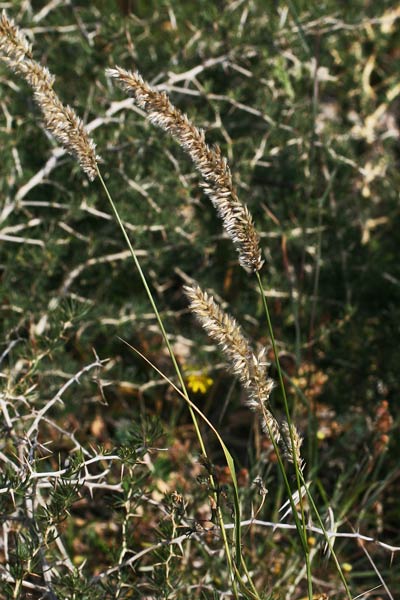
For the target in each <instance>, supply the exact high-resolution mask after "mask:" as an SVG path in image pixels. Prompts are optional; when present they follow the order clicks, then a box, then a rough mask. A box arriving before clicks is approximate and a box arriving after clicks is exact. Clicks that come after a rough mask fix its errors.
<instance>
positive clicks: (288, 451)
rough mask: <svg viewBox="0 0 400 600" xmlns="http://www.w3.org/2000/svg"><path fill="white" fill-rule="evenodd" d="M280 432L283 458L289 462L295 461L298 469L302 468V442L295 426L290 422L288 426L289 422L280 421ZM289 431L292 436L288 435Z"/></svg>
mask: <svg viewBox="0 0 400 600" xmlns="http://www.w3.org/2000/svg"><path fill="white" fill-rule="evenodd" d="M281 432H282V446H283V453H284V456H285V458H286V459H287V460H288V461H289V462H291V463H294V462H296V463H297V465H298V467H299V469H300V470H302V468H303V464H304V463H303V459H302V458H301V455H300V448H301V445H302V443H303V438H302V437H301V436H300V435H299V432H298V431H297V428H296V426H295V425H294V424H293V423H292V424H291V425H290V427H289V424H288V423H287V422H286V421H284V422H283V423H282V426H281ZM290 432H292V436H291V435H290ZM292 437H293V445H292Z"/></svg>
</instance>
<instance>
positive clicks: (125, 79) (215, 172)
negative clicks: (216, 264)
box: [107, 67, 264, 271]
mask: <svg viewBox="0 0 400 600" xmlns="http://www.w3.org/2000/svg"><path fill="white" fill-rule="evenodd" d="M107 73H108V75H110V76H111V77H113V78H115V79H117V80H118V82H119V83H120V84H121V85H122V87H123V88H124V89H125V90H126V91H127V92H128V93H129V94H130V95H131V96H133V99H134V100H135V102H136V104H137V105H138V106H139V107H140V108H142V109H143V110H144V111H145V112H146V113H147V116H148V118H149V120H150V121H151V122H152V123H153V124H154V125H157V126H158V127H160V128H161V129H163V130H164V131H167V132H168V133H170V134H171V136H172V137H173V138H174V139H175V140H176V141H177V142H178V144H179V145H180V146H181V147H182V148H183V149H184V150H185V152H187V154H189V156H190V158H191V159H192V161H193V163H194V165H195V166H196V168H197V169H198V171H199V172H200V174H201V176H202V177H203V183H202V187H203V188H204V191H205V193H206V194H207V196H208V197H209V198H210V200H211V202H212V204H213V206H214V207H215V209H216V211H217V213H218V215H219V217H220V218H221V219H222V222H223V225H224V228H225V231H226V232H227V234H228V236H229V237H230V238H231V239H232V241H233V244H234V246H235V247H236V250H237V252H238V253H239V262H240V264H241V266H242V267H244V268H245V269H247V270H249V271H259V270H260V269H261V267H262V265H263V262H264V261H263V260H262V259H261V250H260V247H259V240H258V234H257V232H256V229H255V227H254V224H253V220H252V217H251V214H250V212H249V210H248V208H247V206H245V205H244V204H242V203H241V202H240V200H239V198H238V196H237V193H236V190H235V187H234V185H233V182H232V176H231V171H230V169H229V166H228V164H227V161H226V159H225V158H224V157H223V156H222V154H221V150H220V148H219V146H217V145H215V146H213V147H210V146H208V145H207V144H206V142H205V136H204V131H203V130H201V129H198V128H197V127H195V126H194V125H193V124H192V123H191V122H190V121H189V119H188V118H187V116H186V115H185V114H183V113H182V112H181V111H180V110H179V109H177V108H176V107H175V106H174V105H173V104H172V103H171V102H170V100H169V98H168V96H167V94H166V93H165V92H159V91H157V90H155V89H153V88H152V87H150V86H149V85H148V84H147V83H146V82H145V81H144V80H143V78H142V77H141V75H140V74H139V73H137V72H135V73H134V72H131V71H125V70H124V69H121V68H120V67H115V69H107Z"/></svg>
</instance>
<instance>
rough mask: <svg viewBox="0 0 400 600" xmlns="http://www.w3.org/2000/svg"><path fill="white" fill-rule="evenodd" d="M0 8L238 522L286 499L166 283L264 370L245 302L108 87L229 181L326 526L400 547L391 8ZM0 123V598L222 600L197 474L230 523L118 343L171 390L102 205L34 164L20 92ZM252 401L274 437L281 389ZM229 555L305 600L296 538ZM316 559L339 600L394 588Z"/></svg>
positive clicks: (184, 179) (318, 579)
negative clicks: (63, 123)
mask: <svg viewBox="0 0 400 600" xmlns="http://www.w3.org/2000/svg"><path fill="white" fill-rule="evenodd" d="M0 6H1V8H6V9H7V11H8V14H9V15H10V16H11V17H13V18H14V19H15V20H16V22H17V23H18V24H19V26H21V27H22V28H24V31H25V33H26V35H27V36H28V37H29V39H30V40H31V41H32V42H33V45H34V50H33V52H34V56H35V58H36V59H37V60H38V61H40V62H41V63H42V64H44V65H46V66H48V68H49V69H50V71H51V72H52V73H53V74H54V75H55V76H56V84H55V89H56V91H57V93H58V95H59V96H60V98H61V99H62V100H63V101H64V102H65V103H69V104H70V105H71V106H73V107H74V109H75V110H76V112H77V113H78V114H79V115H81V116H82V117H83V118H84V120H85V122H86V123H87V125H88V127H89V129H90V130H91V132H92V136H93V138H94V139H95V141H96V143H97V148H98V153H99V154H100V155H101V157H102V160H103V165H102V171H103V174H104V177H105V179H106V181H107V184H108V186H109V188H110V190H111V192H112V194H113V198H114V200H115V202H116V204H117V206H118V209H119V211H120V214H121V216H122V218H123V220H124V222H125V225H126V227H127V229H128V231H129V233H130V234H131V236H132V239H133V241H134V243H135V247H136V248H137V251H138V254H139V256H140V258H141V261H142V265H143V268H144V269H145V271H146V272H147V274H148V276H149V278H150V282H151V284H152V287H153V290H154V293H155V296H156V299H157V302H158V305H159V307H160V309H161V311H162V314H163V317H164V319H165V323H166V328H167V330H168V331H169V332H170V334H171V337H172V340H173V342H174V349H175V352H176V355H177V357H178V359H179V362H180V364H181V366H182V368H183V369H184V371H185V373H186V376H187V381H188V385H189V388H191V389H192V392H193V399H194V401H195V402H196V403H197V404H198V405H199V406H200V408H201V409H202V410H203V411H204V412H205V414H206V415H207V416H208V418H209V419H210V420H211V421H212V422H213V423H214V424H215V425H216V426H217V428H218V431H219V432H220V434H221V435H222V437H223V439H224V440H225V442H226V443H227V445H228V446H229V448H230V450H231V452H232V454H233V456H234V458H235V460H236V461H237V469H238V476H239V484H240V488H241V494H242V498H241V501H242V509H243V518H250V517H251V516H252V515H254V513H256V512H257V511H258V510H259V509H260V510H259V512H258V514H257V518H258V519H263V520H264V521H265V522H278V521H279V519H280V515H279V514H278V509H279V507H280V506H281V505H282V504H283V503H284V502H285V500H286V498H285V494H284V491H283V487H282V485H281V483H280V478H279V475H278V473H277V469H276V460H275V457H274V453H273V449H272V448H271V446H270V444H269V443H268V441H267V440H265V439H264V438H263V436H262V434H261V432H260V430H259V425H258V423H257V419H256V418H255V417H254V415H253V414H252V413H250V412H249V411H248V410H247V409H246V408H244V407H243V406H242V405H241V397H240V396H241V391H240V388H239V385H238V384H237V382H235V381H232V378H231V377H230V376H229V375H228V374H227V371H226V368H225V366H224V364H223V359H222V356H221V354H220V353H219V352H218V351H217V349H216V348H215V347H214V346H212V345H211V344H210V342H209V340H208V339H207V337H206V336H205V334H204V333H203V332H202V331H201V329H200V328H199V326H198V325H197V324H196V322H195V321H194V319H193V318H192V317H191V315H190V314H189V313H188V310H187V301H186V300H185V298H184V296H183V294H182V285H183V284H184V283H187V282H191V281H193V280H195V281H197V282H199V283H200V284H201V286H202V287H203V288H207V289H209V290H210V291H211V292H212V293H213V294H214V295H215V296H216V297H217V298H219V299H223V301H224V302H226V305H227V306H228V307H229V311H230V312H231V314H233V315H235V317H237V319H238V320H239V321H240V322H241V323H242V324H243V327H244V329H245V330H246V333H247V334H248V335H249V337H250V338H251V339H252V340H253V341H254V343H258V344H260V345H263V344H264V345H267V347H269V340H268V336H267V333H266V326H265V322H264V318H263V313H262V305H261V300H260V297H259V294H258V291H257V289H256V286H255V284H254V281H253V280H252V279H251V278H249V277H248V276H247V275H246V273H245V272H244V271H243V269H241V268H240V267H239V266H238V264H237V258H236V255H235V251H234V249H233V248H232V245H231V243H230V242H229V240H228V239H227V238H226V237H225V235H224V234H223V233H222V231H221V226H220V222H219V221H218V219H217V217H216V215H215V212H214V210H213V209H212V207H211V205H210V203H209V201H208V200H207V198H206V197H205V196H204V194H203V193H202V191H201V188H200V187H199V185H198V176H197V175H196V174H195V173H194V171H193V167H192V165H191V164H190V162H189V160H188V158H187V157H186V156H184V155H183V153H182V151H181V150H180V149H179V148H178V147H177V146H176V145H175V143H174V142H173V141H172V140H171V139H169V138H168V137H167V136H166V135H164V134H162V133H161V132H160V131H159V130H157V129H155V128H154V127H152V126H151V125H150V124H149V123H148V122H147V121H146V120H145V119H144V116H143V114H142V112H141V111H140V110H139V109H137V108H135V107H134V105H133V103H132V101H131V100H129V99H127V98H126V97H125V96H124V94H123V93H122V92H121V90H119V89H117V88H116V87H114V86H113V85H112V83H111V81H110V80H109V79H107V78H106V76H105V73H104V70H105V68H107V67H113V66H114V65H115V64H119V65H120V66H122V67H124V68H128V69H134V68H138V69H139V70H140V72H141V73H142V74H143V76H144V77H145V78H146V79H147V80H148V81H149V82H151V83H152V84H153V85H161V86H162V87H163V89H165V90H166V91H168V93H169V94H170V96H171V99H172V101H173V102H174V103H175V104H176V105H177V106H179V108H181V109H182V110H183V111H185V112H186V113H187V114H188V115H189V117H190V119H191V120H192V121H193V122H194V123H195V124H196V125H198V126H201V127H203V128H204V129H205V131H206V136H207V141H209V142H218V144H220V145H221V147H222V149H223V152H224V153H225V155H226V156H227V157H228V158H229V162H230V166H231V169H232V172H233V176H234V179H235V183H236V185H237V187H238V190H239V195H240V197H241V199H242V200H243V201H244V202H246V203H247V205H248V206H249V208H250V210H251V212H252V214H253V217H254V220H255V223H256V226H257V229H258V231H259V232H260V236H261V244H262V248H263V253H264V256H265V259H266V265H265V267H264V270H263V282H264V287H265V290H266V294H267V297H268V298H269V301H270V308H271V312H272V318H273V323H274V329H275V335H276V337H277V339H278V342H279V349H280V352H281V360H282V366H283V368H284V370H285V375H286V379H287V386H288V390H289V392H290V400H291V405H292V407H293V414H294V419H295V422H296V423H297V426H298V428H299V430H300V431H301V432H302V434H303V435H304V437H305V442H304V448H303V457H304V459H305V462H306V471H305V473H306V477H307V479H309V480H311V481H312V487H313V490H314V493H315V495H316V498H317V499H318V503H319V506H320V507H321V511H322V513H323V514H324V515H326V518H327V527H328V528H334V527H337V528H338V531H342V532H352V531H359V532H360V533H362V534H365V535H367V536H371V537H373V538H375V539H377V540H380V541H381V542H384V543H386V544H389V545H392V546H400V538H399V530H398V523H399V518H400V514H399V513H400V509H399V503H398V494H399V482H398V476H399V464H398V456H399V440H398V435H397V434H395V432H396V428H398V423H399V406H398V397H399V392H400V390H399V377H398V365H399V362H400V351H399V347H398V346H399V345H398V339H399V329H400V309H399V306H400V302H399V300H400V287H399V286H400V266H399V265H400V263H399V260H398V248H399V242H400V239H399V238H400V233H399V228H398V219H399V192H398V190H399V179H400V177H399V145H398V139H399V94H400V79H399V73H398V69H397V68H396V64H398V60H399V47H400V46H399V42H400V39H399V38H400V34H399V18H400V9H399V7H398V6H396V3H393V2H390V1H384V0H383V1H382V2H380V3H379V4H377V3H376V2H365V1H364V0H354V1H353V2H352V3H338V2H334V1H331V0H327V1H326V2H321V3H315V4H314V3H308V2H302V1H301V0H298V1H293V2H292V1H282V2H273V1H268V0H231V1H228V0H226V1H223V0H220V1H211V0H198V2H196V3H192V2H185V1H183V0H170V1H168V0H163V1H161V0H146V1H145V0H143V1H141V0H136V1H134V0H132V1H131V2H129V0H127V1H123V0H120V1H119V2H116V1H115V2H114V1H112V0H103V1H101V0H99V1H97V2H85V1H79V0H77V1H76V2H75V1H74V2H57V1H55V2H45V1H43V2H42V1H31V2H29V1H26V0H14V1H13V2H0ZM0 107H1V111H0V143H1V173H2V176H1V178H0V194H1V196H0V198H1V213H0V223H1V230H0V240H1V247H0V255H1V257H0V269H1V305H0V309H1V323H2V339H1V347H0V360H1V365H0V368H1V369H2V373H1V383H2V388H3V390H2V395H1V405H0V408H1V415H2V416H1V428H2V434H1V439H0V463H1V472H0V478H1V481H0V492H1V494H0V514H1V520H2V528H3V529H2V532H3V535H2V543H1V548H0V553H1V558H2V560H1V563H2V564H3V566H2V567H0V575H1V577H2V580H1V581H0V590H1V592H2V594H3V596H2V597H4V598H35V599H36V598H59V599H63V598H79V599H86V598H87V599H88V600H94V599H97V598H102V599H103V598H128V597H132V598H182V599H183V598H219V597H221V598H222V597H226V598H228V597H230V595H229V594H230V590H229V585H230V584H229V577H228V575H227V574H226V567H225V560H224V555H223V552H221V541H220V539H219V536H218V534H217V532H216V531H214V530H213V529H212V523H211V520H212V511H211V509H210V502H209V494H210V490H209V489H208V487H207V485H206V483H205V481H206V475H207V469H208V470H210V469H213V471H214V475H215V476H216V479H217V482H218V483H219V484H220V485H221V486H225V485H226V487H223V488H222V491H221V494H220V499H221V504H222V507H223V510H224V512H225V514H226V519H227V521H229V520H230V518H231V517H230V513H231V499H230V489H229V478H228V477H227V474H226V469H225V465H224V459H223V455H222V453H221V450H220V448H219V447H218V445H217V443H216V441H215V438H214V437H213V435H212V434H211V432H210V431H208V430H207V428H204V435H205V438H206V441H207V445H208V447H209V449H210V454H211V457H212V461H213V464H214V466H213V467H211V466H210V465H208V466H207V465H206V466H204V465H202V464H200V463H199V460H198V455H199V449H198V447H197V443H196V440H195V435H194V431H193V426H192V424H191V421H190V419H189V417H188V412H187V408H186V406H185V405H184V403H183V402H182V400H181V399H180V398H179V397H178V396H177V394H176V393H175V392H174V390H173V389H172V388H170V387H169V386H168V385H167V384H166V383H165V381H164V380H163V379H162V378H161V377H159V376H158V375H157V373H155V372H154V370H153V369H152V368H151V367H150V366H148V365H147V364H146V363H145V362H144V361H143V360H142V359H140V358H139V357H138V356H137V355H136V354H135V353H133V352H132V351H131V350H130V349H129V347H128V346H127V345H126V344H124V343H123V342H122V341H121V338H122V339H123V340H125V341H127V342H128V343H129V344H130V345H132V346H134V347H135V348H137V349H139V350H140V351H141V352H142V353H143V354H145V355H146V356H147V357H148V358H149V359H150V360H151V361H152V362H154V363H155V364H156V365H157V367H158V368H159V369H161V370H162V371H163V372H164V373H165V374H166V375H168V376H170V377H172V378H173V377H174V375H173V369H172V366H171V364H170V361H169V358H168V355H167V353H166V350H165V348H164V344H163V342H162V338H161V336H160V333H159V330H158V327H157V324H156V320H155V317H154V315H153V314H152V313H151V310H150V307H149V304H148V301H147V298H146V297H145V294H144V292H143V290H142V287H141V284H140V281H139V278H138V276H137V274H136V273H135V271H134V268H133V265H132V263H131V261H130V260H129V253H128V252H127V250H126V247H125V243H124V240H123V239H122V237H121V235H120V233H119V231H118V229H117V226H116V224H115V222H114V220H113V218H112V216H111V213H110V209H109V207H108V205H107V202H106V198H105V197H104V193H103V192H102V190H101V188H100V186H99V185H98V183H96V182H95V183H94V184H90V183H89V182H88V181H87V180H86V179H85V176H84V175H83V174H82V173H81V171H80V169H79V166H78V165H77V164H75V163H74V161H73V159H71V158H70V157H68V156H67V155H66V154H65V153H64V152H63V151H62V150H60V149H59V148H57V147H56V145H55V143H54V141H53V140H52V139H50V137H49V135H48V134H47V133H46V131H45V130H44V128H43V126H42V124H41V119H40V113H39V111H38V109H37V107H36V105H35V104H34V101H33V98H32V95H31V92H30V90H29V89H28V87H27V86H26V85H25V84H24V83H23V82H21V80H20V79H18V78H17V77H16V76H14V75H13V74H11V73H10V72H9V71H8V70H7V68H6V66H3V65H1V68H0ZM270 358H271V359H272V355H271V356H270ZM106 359H107V360H106ZM77 374H79V377H77ZM271 375H272V376H273V377H276V372H275V367H274V364H272V365H271ZM61 396H62V401H61ZM53 400H54V402H53ZM273 403H274V406H275V407H277V410H278V412H279V410H280V397H279V392H278V391H276V392H275V393H274V397H273ZM41 410H42V411H43V412H42V413H40V411H41ZM44 411H46V412H44ZM38 415H39V417H38ZM35 418H36V419H38V420H37V421H36V425H35ZM397 431H398V429H397ZM257 476H260V477H262V480H263V483H264V485H265V487H266V488H267V489H268V494H267V495H266V496H265V497H263V496H262V495H260V494H259V489H258V488H257V486H254V485H253V483H252V482H253V481H254V480H255V478H256V477H257ZM284 521H285V522H287V523H292V520H291V517H290V515H289V516H288V517H285V519H284ZM310 524H311V523H310ZM175 538H176V539H177V540H178V541H177V543H173V544H167V543H160V542H166V541H168V540H171V539H175ZM309 543H310V545H311V546H312V547H313V552H314V551H315V553H314V554H313V574H314V576H315V583H314V585H315V588H316V590H317V591H318V592H320V593H321V594H326V595H327V596H326V597H329V598H337V599H340V598H342V597H343V591H342V589H341V584H340V581H339V579H338V576H337V573H336V572H335V569H334V567H333V566H332V565H331V563H330V562H329V560H328V559H327V557H326V554H324V551H323V550H324V543H323V540H322V538H320V536H318V535H317V534H312V532H311V533H310V540H309ZM243 545H244V552H245V554H246V556H247V557H248V562H249V564H250V565H251V571H252V574H253V576H254V581H255V582H256V584H257V588H258V589H259V590H260V591H262V590H263V591H264V593H265V597H266V598H267V597H269V596H270V595H271V594H273V597H274V598H298V599H300V598H302V597H304V596H305V594H306V586H305V580H304V572H303V565H302V557H301V552H300V550H299V546H300V544H299V542H298V541H297V539H296V536H295V535H294V533H293V531H292V530H285V529H280V528H277V529H275V530H273V529H272V528H268V527H261V526H253V527H251V528H249V530H248V531H246V533H245V536H244V539H243ZM335 548H336V550H337V553H338V556H339V559H340V562H341V564H342V566H343V568H344V569H345V571H346V577H347V579H348V581H349V585H351V589H352V593H353V595H354V597H356V596H357V595H358V594H364V596H363V597H366V598H369V597H371V598H372V597H382V598H383V597H394V596H395V595H396V592H399V591H400V578H399V575H398V573H399V571H398V568H397V567H398V565H397V567H396V564H397V563H398V558H397V555H396V554H393V555H392V554H391V553H390V552H389V551H388V549H385V548H383V547H382V546H381V545H379V544H376V543H370V544H362V543H361V542H360V540H357V538H352V539H351V538H349V537H343V538H337V540H336V542H335ZM144 551H146V552H144ZM127 562H128V564H126V563H127ZM48 573H50V574H51V575H49V574H48ZM382 580H383V583H382ZM385 585H386V586H387V588H385ZM376 586H378V587H377V589H373V588H376ZM369 590H373V591H369ZM391 594H392V596H391Z"/></svg>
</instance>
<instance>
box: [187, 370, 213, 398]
mask: <svg viewBox="0 0 400 600" xmlns="http://www.w3.org/2000/svg"><path fill="white" fill-rule="evenodd" d="M213 383H214V380H213V379H211V377H208V376H207V375H188V377H187V386H188V388H189V389H190V390H192V392H193V393H194V394H197V393H198V394H205V393H206V392H207V390H208V389H209V388H210V387H211V386H212V384H213Z"/></svg>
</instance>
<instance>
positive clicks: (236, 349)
mask: <svg viewBox="0 0 400 600" xmlns="http://www.w3.org/2000/svg"><path fill="white" fill-rule="evenodd" d="M184 291H185V294H186V296H187V297H188V299H189V301H190V310H191V311H192V312H193V313H194V314H195V315H196V317H197V318H198V319H199V321H200V323H201V324H202V326H203V328H204V329H205V330H206V332H207V333H208V335H209V336H210V337H211V338H212V339H213V340H214V341H215V342H217V343H218V344H219V346H220V347H221V348H222V350H223V352H224V354H225V356H226V357H227V359H228V361H229V364H230V370H231V371H232V373H234V374H235V375H237V376H238V377H239V379H240V382H241V384H242V386H243V388H244V389H245V391H246V395H247V400H246V402H245V404H246V406H248V407H249V408H250V409H251V410H253V411H255V412H257V413H259V415H260V419H261V425H262V428H263V430H264V432H265V433H267V434H268V435H270V436H273V438H274V440H275V441H276V442H278V441H279V439H280V433H279V426H278V423H277V421H276V419H275V418H274V416H273V415H272V413H271V411H270V410H269V408H268V403H269V396H270V393H271V391H272V389H273V387H274V383H273V381H272V379H270V378H269V377H268V376H267V367H268V363H267V362H266V361H265V358H264V350H262V351H261V352H260V353H258V354H255V353H254V352H253V350H252V348H251V346H250V343H249V341H248V340H247V339H246V337H245V336H244V335H243V332H242V330H241V327H240V325H239V324H238V323H237V322H236V320H235V319H234V318H233V317H232V316H230V315H228V314H227V313H225V312H224V311H223V310H222V309H221V307H220V306H219V305H218V304H217V303H216V302H215V300H214V298H213V297H212V296H210V295H208V294H207V292H203V291H202V290H201V288H200V287H199V286H185V287H184Z"/></svg>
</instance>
